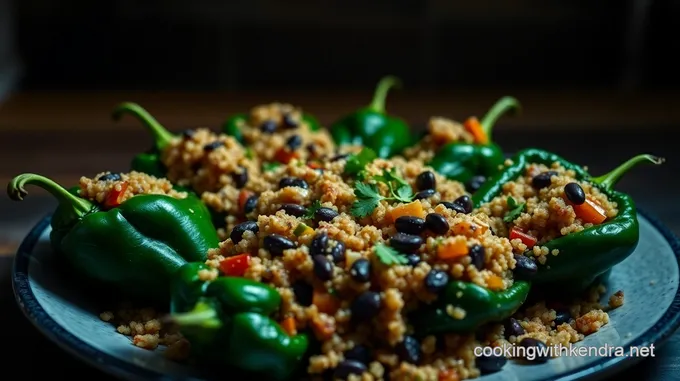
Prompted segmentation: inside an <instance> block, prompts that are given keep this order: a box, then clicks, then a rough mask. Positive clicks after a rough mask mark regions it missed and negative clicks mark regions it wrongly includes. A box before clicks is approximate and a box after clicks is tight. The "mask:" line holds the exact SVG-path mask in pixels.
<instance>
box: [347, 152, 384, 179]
mask: <svg viewBox="0 0 680 381" xmlns="http://www.w3.org/2000/svg"><path fill="white" fill-rule="evenodd" d="M377 157H378V155H376V154H375V152H374V151H373V150H372V149H370V148H367V147H364V148H362V149H361V151H359V153H356V154H352V155H350V156H349V157H348V158H347V162H346V163H345V174H346V175H357V174H359V173H360V172H362V171H363V170H364V168H366V166H367V165H369V164H371V162H372V161H373V160H375V159H376V158H377Z"/></svg>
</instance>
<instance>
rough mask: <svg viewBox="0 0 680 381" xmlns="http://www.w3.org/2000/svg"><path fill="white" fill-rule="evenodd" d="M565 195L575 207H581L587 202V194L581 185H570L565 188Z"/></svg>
mask: <svg viewBox="0 0 680 381" xmlns="http://www.w3.org/2000/svg"><path fill="white" fill-rule="evenodd" d="M564 194H565V195H566V196H567V198H568V199H569V201H571V202H573V203H574V204H575V205H581V204H583V203H584V202H586V192H584V191H583V188H581V186H580V185H578V184H576V183H569V184H567V185H565V186H564Z"/></svg>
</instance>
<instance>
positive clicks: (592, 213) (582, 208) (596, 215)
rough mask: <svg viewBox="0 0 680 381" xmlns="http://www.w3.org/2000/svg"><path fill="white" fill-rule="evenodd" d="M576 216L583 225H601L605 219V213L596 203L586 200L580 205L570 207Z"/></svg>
mask: <svg viewBox="0 0 680 381" xmlns="http://www.w3.org/2000/svg"><path fill="white" fill-rule="evenodd" d="M571 207H572V208H574V212H575V213H576V216H577V217H578V218H580V219H581V220H583V222H585V223H591V224H596V225H597V224H601V223H603V222H604V221H605V220H606V219H607V212H605V210H604V208H603V207H602V206H601V205H599V204H598V203H597V202H596V201H593V200H591V199H589V198H586V202H584V203H583V204H581V205H572V206H571Z"/></svg>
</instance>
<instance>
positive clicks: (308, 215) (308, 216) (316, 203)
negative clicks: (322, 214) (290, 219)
mask: <svg viewBox="0 0 680 381" xmlns="http://www.w3.org/2000/svg"><path fill="white" fill-rule="evenodd" d="M320 208H321V201H319V200H314V202H313V203H312V205H310V206H309V208H307V213H306V214H305V215H304V218H306V219H312V218H314V214H315V213H316V211H317V210H319V209H320Z"/></svg>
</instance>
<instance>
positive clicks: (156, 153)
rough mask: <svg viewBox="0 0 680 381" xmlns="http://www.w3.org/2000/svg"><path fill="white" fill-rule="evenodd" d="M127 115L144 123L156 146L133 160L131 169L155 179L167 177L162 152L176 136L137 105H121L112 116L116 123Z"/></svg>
mask: <svg viewBox="0 0 680 381" xmlns="http://www.w3.org/2000/svg"><path fill="white" fill-rule="evenodd" d="M125 114H130V115H133V116H134V117H136V118H137V119H138V120H139V121H140V122H142V125H143V126H144V127H146V129H147V130H148V131H149V132H151V134H152V135H153V139H154V146H153V147H152V148H151V149H149V150H148V151H147V152H144V153H141V154H138V155H136V156H135V157H134V158H133V159H132V163H131V166H130V167H131V169H132V170H133V171H137V172H143V173H146V174H149V175H152V176H155V177H165V175H166V173H167V169H166V168H165V166H164V165H163V162H162V160H161V152H163V150H164V149H165V147H167V146H168V144H170V142H171V141H172V139H173V138H175V135H173V134H172V133H170V132H169V131H168V130H166V129H165V127H163V126H162V125H161V124H160V123H159V122H158V121H157V120H156V118H154V117H153V116H151V114H149V112H147V111H146V110H145V109H144V108H142V107H141V106H140V105H138V104H136V103H130V102H124V103H121V104H120V105H118V106H117V107H116V108H115V109H114V110H113V113H112V115H111V116H112V118H113V120H114V121H119V120H120V119H121V118H122V117H123V115H125Z"/></svg>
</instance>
